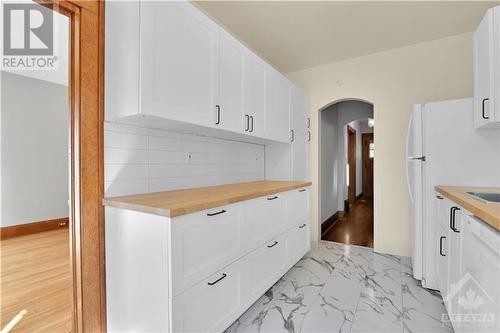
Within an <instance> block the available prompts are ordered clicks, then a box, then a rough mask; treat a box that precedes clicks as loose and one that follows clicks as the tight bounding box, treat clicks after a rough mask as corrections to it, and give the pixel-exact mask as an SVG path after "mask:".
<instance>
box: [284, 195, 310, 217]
mask: <svg viewBox="0 0 500 333" xmlns="http://www.w3.org/2000/svg"><path fill="white" fill-rule="evenodd" d="M286 196H287V200H286V224H287V225H288V226H292V225H297V224H299V223H301V222H303V221H307V220H308V219H309V189H307V188H301V189H298V190H293V191H290V192H287V193H286Z"/></svg>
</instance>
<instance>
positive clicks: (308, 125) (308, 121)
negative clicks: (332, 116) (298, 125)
mask: <svg viewBox="0 0 500 333" xmlns="http://www.w3.org/2000/svg"><path fill="white" fill-rule="evenodd" d="M307 128H311V118H309V117H307Z"/></svg>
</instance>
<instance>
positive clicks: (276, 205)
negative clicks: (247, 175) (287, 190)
mask: <svg viewBox="0 0 500 333" xmlns="http://www.w3.org/2000/svg"><path fill="white" fill-rule="evenodd" d="M245 218H246V227H247V232H246V237H247V242H248V243H247V244H248V247H249V250H252V249H255V248H257V247H259V246H260V245H262V244H264V243H265V242H268V241H269V240H271V239H272V238H273V237H276V235H278V234H279V233H281V232H282V231H283V230H284V229H285V224H286V195H285V194H284V193H277V194H272V195H269V196H266V197H260V198H256V199H253V200H249V201H246V202H245Z"/></svg>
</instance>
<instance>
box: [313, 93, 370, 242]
mask: <svg viewBox="0 0 500 333" xmlns="http://www.w3.org/2000/svg"><path fill="white" fill-rule="evenodd" d="M320 112H321V117H320V119H321V130H320V132H321V136H320V205H321V206H320V208H321V222H322V224H321V235H322V237H321V239H323V240H328V241H334V242H341V243H345V244H353V245H360V246H367V247H373V222H374V221H373V160H374V157H373V156H374V155H373V153H374V144H373V135H374V134H373V133H374V121H373V105H372V104H371V103H368V102H365V101H359V100H342V101H340V102H337V103H334V104H332V105H330V106H328V107H326V108H324V109H323V110H321V111H320ZM364 145H366V147H364ZM365 150H366V151H365ZM365 154H368V155H367V156H368V158H366V157H364V155H365ZM370 154H371V158H370Z"/></svg>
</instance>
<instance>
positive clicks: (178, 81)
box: [141, 1, 219, 126]
mask: <svg viewBox="0 0 500 333" xmlns="http://www.w3.org/2000/svg"><path fill="white" fill-rule="evenodd" d="M218 33H219V27H218V26H217V25H215V23H213V22H212V21H211V20H209V19H208V18H207V17H206V16H205V15H203V14H202V13H200V12H199V11H198V10H197V9H195V8H194V7H193V6H191V5H189V4H187V3H183V2H180V3H179V2H171V1H165V2H164V1H146V2H142V3H141V113H144V114H148V115H154V116H158V117H165V118H169V119H173V120H178V121H183V122H188V123H192V124H199V125H205V126H212V125H214V124H215V122H214V118H215V98H216V96H217V65H218V55H217V53H218V45H217V44H218Z"/></svg>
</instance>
